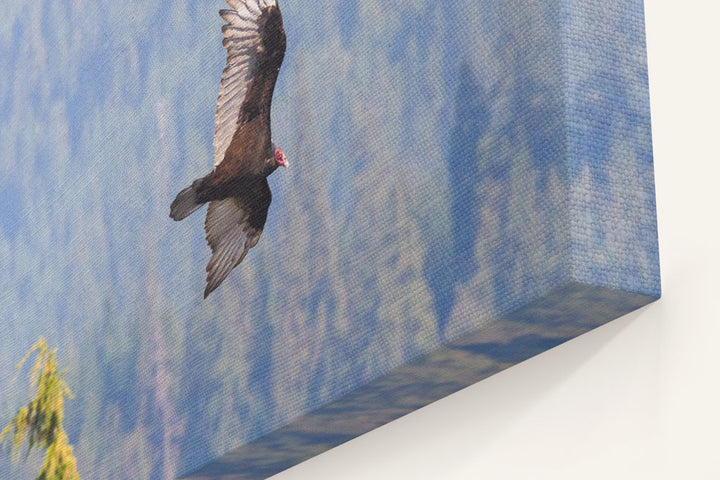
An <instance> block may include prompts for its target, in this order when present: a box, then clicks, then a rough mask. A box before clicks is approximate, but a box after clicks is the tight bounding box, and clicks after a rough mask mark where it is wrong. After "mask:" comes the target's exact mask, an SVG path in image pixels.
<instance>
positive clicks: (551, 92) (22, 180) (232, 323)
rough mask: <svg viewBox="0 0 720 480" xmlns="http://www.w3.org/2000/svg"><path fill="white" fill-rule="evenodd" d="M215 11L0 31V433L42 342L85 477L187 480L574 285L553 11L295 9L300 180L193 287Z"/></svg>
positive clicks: (484, 5) (281, 102)
mask: <svg viewBox="0 0 720 480" xmlns="http://www.w3.org/2000/svg"><path fill="white" fill-rule="evenodd" d="M640 3H641V2H640ZM220 8H225V5H224V3H223V2H220V1H217V2H197V1H191V0H166V1H163V2H159V1H139V0H130V1H128V2H111V1H106V0H99V1H94V2H91V1H88V0H54V1H50V0H44V1H38V2H27V1H22V0H11V1H10V2H9V3H7V2H6V5H5V6H4V14H3V16H2V18H1V19H0V71H2V72H4V74H3V75H0V145H1V146H2V147H1V150H0V205H2V207H1V210H0V262H1V263H2V268H0V296H1V298H2V313H1V315H2V319H1V322H2V323H1V324H0V333H1V335H0V388H1V390H2V392H3V394H2V396H0V423H5V420H6V418H8V419H9V418H10V417H11V415H12V414H13V412H14V411H16V409H17V408H18V407H19V406H21V405H22V404H24V403H25V402H26V401H27V398H26V397H27V392H26V391H24V390H23V389H21V388H19V387H18V384H17V383H12V382H11V380H12V377H13V376H14V375H15V371H14V369H13V366H14V365H15V364H16V363H17V362H18V361H19V359H20V358H21V357H22V355H23V354H24V352H26V351H27V350H28V348H29V347H30V346H31V345H32V344H33V343H34V342H35V341H36V340H37V339H38V337H40V336H41V335H42V336H45V337H46V338H47V339H48V343H49V344H50V345H52V346H57V347H59V351H58V358H59V363H60V364H62V365H63V366H65V367H66V368H68V370H69V373H68V374H67V376H66V377H65V378H66V381H67V383H68V384H69V386H70V388H71V389H72V390H73V392H74V393H75V399H73V400H70V401H68V402H67V404H66V418H65V426H66V430H67V432H68V435H69V437H70V441H71V443H72V444H73V445H74V447H75V452H76V456H77V458H78V467H79V471H80V474H81V476H82V477H83V478H93V479H101V478H102V479H125V478H137V479H143V478H163V479H170V478H174V477H176V476H177V475H179V474H181V473H183V472H186V471H188V470H189V469H191V468H194V467H197V466H199V465H201V464H203V463H204V462H206V461H208V460H210V459H212V458H214V457H216V456H218V455H220V454H222V453H224V452H226V451H228V450H229V449H231V448H234V447H237V446H238V445H240V444H242V443H244V442H247V441H249V440H252V439H254V438H257V437H258V436H260V435H262V434H263V433H267V432H269V431H271V430H273V429H275V428H277V427H279V426H281V425H283V424H284V423H286V422H287V421H288V420H289V419H291V418H294V417H297V416H298V415H300V414H302V413H304V412H307V411H309V410H311V409H313V408H316V407H318V406H320V405H322V404H324V403H327V402H329V401H331V400H333V399H336V398H338V397H339V396H341V395H342V394H343V393H346V392H348V391H349V390H351V389H353V388H354V387H356V386H358V385H360V384H362V383H365V382H366V381H368V380H370V379H373V378H376V377H377V376H378V375H381V374H383V373H385V372H387V371H389V370H390V369H391V368H393V367H395V366H398V365H400V364H402V363H404V362H406V361H407V360H408V359H411V358H414V357H415V356H417V355H419V354H421V353H424V352H427V351H429V350H430V349H432V348H434V347H436V346H438V345H439V344H440V343H441V342H443V341H445V340H447V339H450V338H454V337H456V336H457V335H458V334H459V333H462V332H465V331H468V330H469V329H471V328H477V327H479V326H481V325H482V324H483V322H487V321H490V320H491V319H492V318H493V317H494V316H495V315H496V314H498V313H499V312H504V311H507V310H508V309H510V308H513V307H514V306H518V305H521V304H523V303H524V302H526V301H528V300H529V299H532V298H536V297H538V296H540V295H541V294H543V293H544V292H546V291H548V290H549V289H550V288H552V287H553V286H555V285H557V284H559V283H560V282H561V281H562V280H563V278H565V276H566V274H567V273H568V272H567V269H568V264H567V259H566V258H564V257H563V255H562V252H564V251H565V248H566V247H567V245H568V241H569V239H568V228H567V225H565V224H564V223H563V222H564V220H563V219H564V218H565V217H564V216H563V215H561V214H562V212H563V209H564V208H566V205H565V203H564V202H565V201H566V199H565V197H564V193H563V192H564V191H565V189H564V188H561V185H562V182H564V181H567V180H566V178H565V177H564V175H565V174H564V173H563V171H562V168H560V160H561V159H562V158H563V154H564V148H565V144H564V132H563V124H562V121H563V114H562V109H563V98H562V88H561V85H562V81H563V71H562V66H561V64H562V52H561V48H560V45H559V42H560V40H561V39H560V35H559V31H560V28H559V22H560V18H561V15H560V13H559V7H558V6H557V4H556V2H527V1H520V0H508V1H503V2H494V1H492V2H490V1H487V2H477V1H475V0H458V1H455V2H435V1H431V0H413V1H407V0H405V1H379V0H367V1H362V2H361V1H343V2H337V1H331V0H319V1H316V2H311V3H308V2H299V1H291V0H287V1H285V2H283V3H282V8H283V15H284V19H285V27H286V31H287V35H288V51H287V56H286V59H285V63H284V66H283V69H282V71H281V75H280V79H279V83H278V87H277V90H276V93H275V99H274V102H273V108H274V111H273V136H274V140H275V142H276V143H277V144H278V145H280V146H281V147H282V148H283V149H284V150H285V152H286V153H287V154H288V157H289V159H290V162H291V168H290V169H289V170H287V171H285V170H283V171H278V172H277V173H276V174H274V175H273V176H272V177H271V178H270V183H271V188H272V190H273V204H272V205H271V207H270V213H269V218H268V223H267V225H266V228H265V231H264V233H263V236H262V238H261V240H260V242H259V243H258V245H257V246H256V247H255V248H254V249H253V250H252V251H251V252H250V254H249V255H248V257H247V259H246V260H245V261H244V263H243V264H242V265H241V266H240V267H238V268H237V269H235V270H234V271H233V272H232V273H231V275H230V277H229V278H228V280H226V282H225V283H224V284H223V285H222V286H221V287H220V288H219V289H218V291H217V292H215V293H214V294H213V295H212V296H210V297H209V299H208V300H206V301H202V291H203V288H204V282H205V270H204V267H205V264H206V263H207V260H208V258H209V255H210V250H209V248H208V247H207V246H206V244H205V239H204V231H203V229H202V227H203V221H204V210H203V213H196V214H194V215H193V216H191V217H190V218H189V219H188V220H186V221H184V222H181V223H175V222H172V221H171V220H170V219H169V218H168V213H169V205H170V202H171V201H172V199H173V198H174V196H175V194H176V193H177V192H178V191H179V190H180V189H181V188H183V187H185V186H187V185H188V184H189V183H190V182H191V181H192V180H193V179H195V178H197V177H200V176H202V175H204V174H206V173H207V172H209V171H210V169H211V166H212V152H213V150H212V148H213V147H212V134H213V128H214V125H213V122H214V113H215V105H216V99H217V94H218V88H219V81H220V74H221V71H222V68H223V66H224V62H225V52H224V50H223V49H222V46H221V39H222V37H221V34H220V26H221V24H222V21H221V19H220V18H219V16H218V14H217V10H218V9H220ZM607 15H608V16H609V17H608V19H607V20H608V21H609V22H612V21H613V20H614V18H615V17H613V15H615V16H618V13H617V12H613V11H610V13H608V14H607ZM618 18H619V17H618ZM622 35H625V36H624V37H623V36H621V37H620V38H618V40H617V41H618V42H632V41H636V40H637V39H636V38H635V37H636V36H637V31H634V30H633V31H628V32H625V33H623V34H622ZM636 73H637V72H629V73H628V75H629V76H632V75H635V74H636ZM633 79H634V77H633V78H631V79H630V80H633ZM641 107H642V106H641ZM510 159H512V161H510ZM592 181H593V178H589V179H588V182H592ZM32 461H34V460H31V462H30V463H31V464H30V466H28V467H25V466H19V467H14V468H11V467H10V466H7V465H5V463H4V460H0V477H2V478H24V477H23V472H25V471H26V470H25V468H28V469H31V467H32Z"/></svg>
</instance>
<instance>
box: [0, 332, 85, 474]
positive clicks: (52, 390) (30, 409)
mask: <svg viewBox="0 0 720 480" xmlns="http://www.w3.org/2000/svg"><path fill="white" fill-rule="evenodd" d="M56 351H57V350H50V349H49V348H48V346H47V343H46V342H45V339H44V338H42V337H41V338H40V340H38V341H37V343H35V345H33V346H32V348H31V349H30V351H29V352H28V353H27V355H25V358H23V359H22V360H21V361H20V363H19V364H18V366H17V368H18V370H20V369H22V366H23V365H24V364H25V362H26V361H27V360H28V359H29V358H30V357H31V356H32V355H33V353H36V352H37V359H36V360H35V365H34V366H33V367H32V369H31V370H30V374H29V377H30V384H31V386H32V387H33V388H35V397H34V398H33V399H32V400H31V401H30V403H28V404H27V405H26V406H24V407H22V408H21V409H20V410H18V412H17V413H16V414H15V417H13V419H12V420H11V421H10V423H9V424H8V425H7V426H6V427H5V428H4V429H3V431H2V433H0V445H3V444H6V443H7V444H10V447H11V450H12V457H13V461H15V462H17V461H19V459H20V456H21V455H20V453H21V450H22V445H23V443H24V442H25V441H26V440H27V444H28V446H27V451H26V452H25V458H26V459H27V456H28V455H29V454H30V452H31V451H32V449H33V448H36V449H45V461H44V462H43V465H42V470H40V474H39V475H38V477H37V480H80V475H79V474H78V472H77V465H76V460H75V457H74V456H73V449H72V446H71V445H70V444H69V443H68V437H67V434H66V433H65V430H64V429H63V424H62V422H63V414H64V401H65V398H72V392H71V391H70V389H69V388H68V386H67V384H66V383H65V381H63V379H62V377H63V375H64V374H65V372H58V370H57V360H56V358H55V357H56Z"/></svg>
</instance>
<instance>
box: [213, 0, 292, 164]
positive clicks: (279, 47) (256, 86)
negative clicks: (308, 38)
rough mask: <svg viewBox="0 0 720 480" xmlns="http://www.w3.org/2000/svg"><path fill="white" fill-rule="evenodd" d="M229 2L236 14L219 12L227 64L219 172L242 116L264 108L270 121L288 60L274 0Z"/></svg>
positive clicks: (219, 115) (218, 132)
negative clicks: (277, 84) (280, 75)
mask: <svg viewBox="0 0 720 480" xmlns="http://www.w3.org/2000/svg"><path fill="white" fill-rule="evenodd" d="M225 1H226V2H227V3H228V5H230V6H231V7H232V8H233V9H232V10H220V16H221V17H222V18H223V20H225V21H226V22H227V23H226V24H225V25H223V27H222V32H223V37H224V39H223V46H224V47H225V48H226V49H227V64H226V65H225V70H224V71H223V74H222V81H221V83H220V95H219V97H218V105H217V110H216V112H215V140H214V142H213V143H214V144H215V166H217V165H219V164H220V163H221V162H222V161H223V159H224V158H225V152H226V150H227V149H228V147H229V146H230V143H231V141H232V139H233V136H234V134H235V130H236V129H237V126H238V121H239V119H240V117H241V116H247V114H246V115H243V111H244V110H246V111H247V110H253V112H252V113H256V112H255V111H256V110H257V109H259V108H264V107H266V109H267V111H268V116H269V109H270V101H271V100H272V92H273V89H274V87H275V81H276V80H277V75H278V71H279V70H280V65H281V64H282V60H283V58H284V56H285V31H284V30H283V26H282V16H281V14H280V9H279V8H278V6H277V1H276V0H225ZM268 87H269V91H268ZM265 104H267V105H265ZM247 113H251V112H247ZM268 125H269V122H268ZM268 135H269V132H268Z"/></svg>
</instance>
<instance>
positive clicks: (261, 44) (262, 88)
mask: <svg viewBox="0 0 720 480" xmlns="http://www.w3.org/2000/svg"><path fill="white" fill-rule="evenodd" d="M225 1H226V2H227V3H228V5H230V7H232V9H228V10H220V16H221V17H222V19H223V20H225V21H226V22H227V23H226V24H225V25H223V27H222V33H223V37H224V38H223V46H224V47H225V48H226V49H227V64H226V65H225V70H224V71H223V74H222V81H221V83H220V95H219V97H218V104H217V110H216V113H215V139H214V142H213V143H214V145H215V165H214V167H213V170H212V172H211V173H209V174H208V175H206V176H204V177H202V178H199V179H197V180H195V181H194V182H193V183H192V185H190V186H189V187H187V188H185V189H184V190H182V191H181V192H180V193H178V195H177V197H176V198H175V200H174V201H173V203H172V205H171V206H170V217H171V218H172V219H173V220H177V221H179V220H182V219H184V218H186V217H187V216H188V215H190V214H191V213H193V212H194V211H195V210H197V209H198V208H200V207H201V206H202V205H204V204H205V203H208V202H209V206H208V210H207V216H206V218H205V232H206V236H205V238H206V240H207V243H208V245H210V248H211V249H212V257H211V258H210V262H209V263H208V265H207V268H206V270H207V286H206V288H205V298H207V296H208V295H209V294H210V293H211V292H212V291H213V290H215V289H216V288H217V287H218V286H219V285H220V284H221V283H222V281H223V280H225V278H226V277H227V276H228V274H229V273H230V271H231V270H232V269H233V268H235V267H236V266H237V265H238V264H239V263H240V262H242V260H243V258H245V255H247V252H248V250H250V249H251V248H252V247H254V246H255V244H256V243H257V242H258V240H259V239H260V234H261V233H262V230H263V226H264V225H265V220H266V218H267V214H268V208H269V207H270V201H271V198H272V195H271V193H270V186H269V185H268V181H267V177H268V175H270V174H271V173H272V172H274V171H275V170H276V169H277V168H278V167H287V166H288V161H287V158H286V157H285V154H284V153H283V151H282V149H280V148H279V147H277V146H276V145H275V143H274V142H273V141H272V135H271V132H270V104H271V102H272V96H273V91H274V89H275V82H276V80H277V77H278V73H279V72H280V65H281V64H282V61H283V58H284V57H285V45H286V40H285V30H284V29H283V21H282V15H281V13H280V8H279V7H278V3H277V0H225Z"/></svg>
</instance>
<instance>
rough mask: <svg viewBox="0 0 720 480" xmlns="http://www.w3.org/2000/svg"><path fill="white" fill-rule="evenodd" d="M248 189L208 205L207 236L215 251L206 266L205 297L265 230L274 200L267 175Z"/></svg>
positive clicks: (241, 258)
mask: <svg viewBox="0 0 720 480" xmlns="http://www.w3.org/2000/svg"><path fill="white" fill-rule="evenodd" d="M245 192H246V193H243V195H242V196H240V197H231V198H225V199H223V200H215V201H212V202H210V205H209V207H208V212H207V216H206V217H205V231H206V237H205V238H206V240H207V242H208V245H210V248H211V249H212V252H213V254H212V257H211V258H210V262H209V263H208V265H207V268H206V270H207V272H208V276H207V286H206V287H205V298H207V296H208V295H209V294H210V292H212V291H213V290H215V289H216V288H217V287H218V286H219V285H220V284H221V283H222V281H223V280H225V278H226V277H227V276H228V274H229V273H230V271H231V270H232V269H233V268H235V267H236V266H237V265H238V264H239V263H240V262H242V260H243V258H245V255H246V254H247V252H248V250H250V249H251V248H252V247H254V246H255V244H256V243H257V242H258V240H259V239H260V234H262V230H263V227H264V226H265V220H266V219H267V213H268V208H269V207H270V201H271V200H272V195H271V193H270V186H269V185H268V183H267V179H262V180H259V181H257V182H255V183H254V184H252V185H248V188H247V189H246V190H245Z"/></svg>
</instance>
